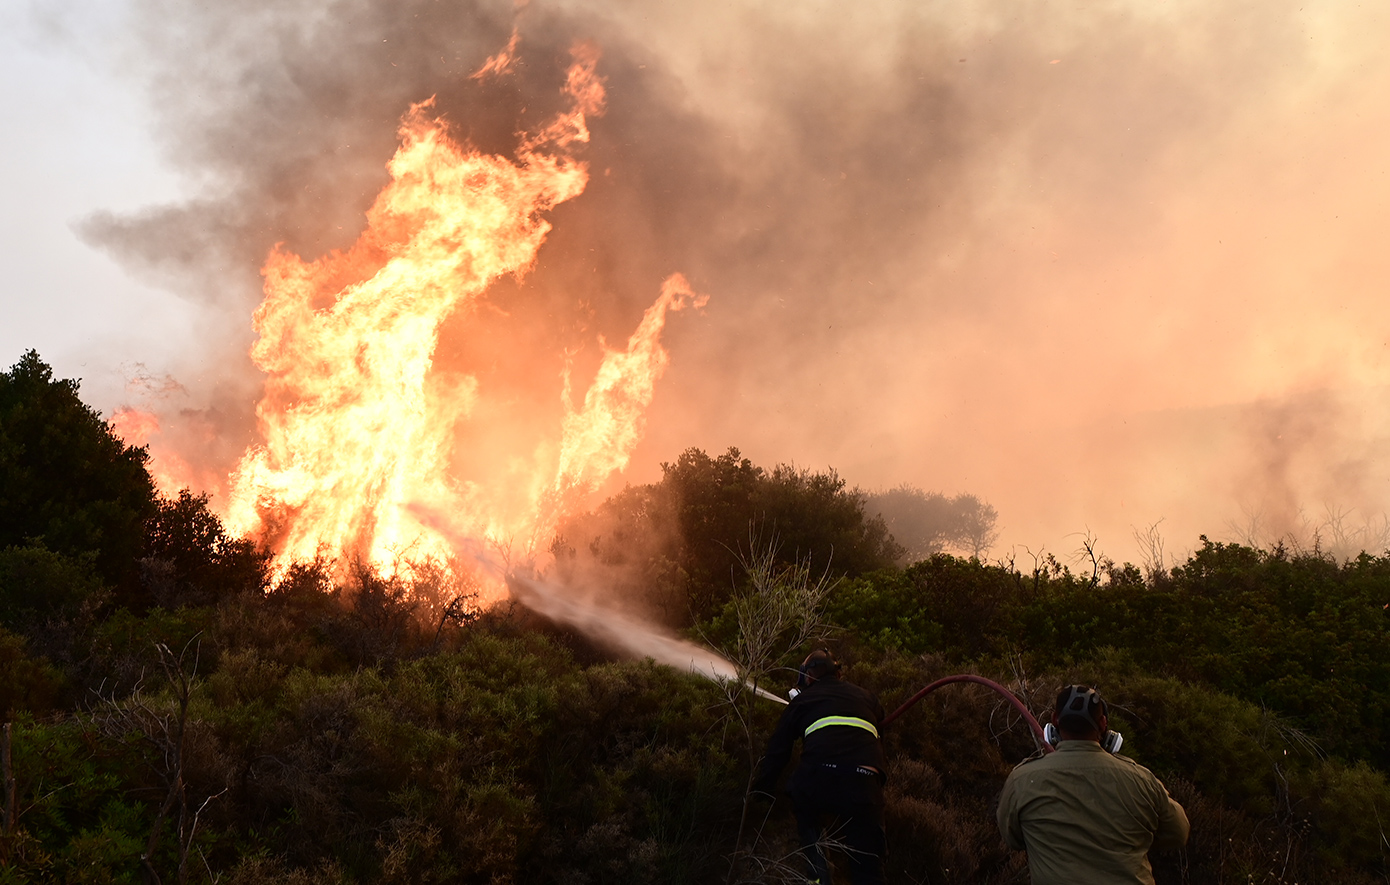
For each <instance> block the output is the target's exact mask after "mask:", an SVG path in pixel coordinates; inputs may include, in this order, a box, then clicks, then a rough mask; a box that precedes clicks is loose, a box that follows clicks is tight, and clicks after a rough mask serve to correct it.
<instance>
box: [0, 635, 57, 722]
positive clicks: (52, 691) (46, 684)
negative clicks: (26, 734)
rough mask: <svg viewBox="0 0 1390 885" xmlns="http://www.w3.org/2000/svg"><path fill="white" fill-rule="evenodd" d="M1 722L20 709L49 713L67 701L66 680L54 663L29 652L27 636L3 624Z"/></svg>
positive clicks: (0, 680) (0, 691) (0, 640)
mask: <svg viewBox="0 0 1390 885" xmlns="http://www.w3.org/2000/svg"><path fill="white" fill-rule="evenodd" d="M0 673H3V674H4V678H3V679H0V722H8V721H9V720H10V719H11V718H12V717H13V716H14V715H15V714H17V713H18V712H20V711H25V712H28V713H47V712H49V711H50V710H53V709H54V708H55V707H57V706H58V705H59V702H60V701H62V700H65V697H64V695H65V694H66V690H65V689H66V686H65V682H66V680H65V679H64V677H63V674H62V673H61V672H60V671H59V670H58V669H57V668H56V667H54V666H53V665H52V664H51V663H50V662H48V661H47V660H44V659H43V658H38V657H34V656H32V655H30V654H29V649H28V648H27V647H26V643H25V641H24V639H23V637H20V636H16V635H15V634H13V633H10V632H9V631H7V630H5V629H4V628H2V627H0Z"/></svg>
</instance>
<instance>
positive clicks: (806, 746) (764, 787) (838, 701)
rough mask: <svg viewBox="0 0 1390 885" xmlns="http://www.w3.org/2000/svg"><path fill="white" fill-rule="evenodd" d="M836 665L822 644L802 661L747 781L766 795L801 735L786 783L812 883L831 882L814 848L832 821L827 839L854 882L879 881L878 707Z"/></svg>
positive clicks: (881, 778) (880, 786) (880, 718)
mask: <svg viewBox="0 0 1390 885" xmlns="http://www.w3.org/2000/svg"><path fill="white" fill-rule="evenodd" d="M839 672H840V666H839V664H837V663H835V659H834V658H832V657H831V656H830V652H828V651H825V650H820V651H814V652H812V653H811V654H810V655H809V656H808V657H807V658H806V661H805V663H803V664H802V665H801V676H800V679H799V680H798V681H797V688H798V689H799V692H795V693H793V697H792V702H791V704H789V705H788V706H787V710H786V712H785V713H783V714H782V721H781V722H779V723H778V724H777V730H776V731H775V732H773V734H772V739H771V740H769V741H768V744H767V754H766V755H765V756H764V757H763V764H762V767H761V769H760V770H759V772H758V778H757V780H756V781H754V783H753V789H754V791H757V792H761V793H766V794H771V793H772V790H773V789H774V788H775V787H776V785H777V778H778V777H779V776H781V774H782V769H783V768H785V767H786V766H787V762H788V760H790V759H791V754H792V744H794V743H795V742H796V739H797V738H801V740H802V746H801V764H800V765H798V766H797V767H796V771H794V772H793V773H792V776H791V779H790V780H789V781H787V796H788V797H789V798H790V799H791V800H792V806H793V808H794V809H795V811H796V823H797V829H798V831H799V834H800V836H801V846H802V851H803V852H804V853H805V855H806V860H807V862H808V863H809V864H810V866H811V881H813V882H816V883H819V885H830V865H829V863H828V862H827V860H826V858H825V855H824V854H823V853H822V852H821V850H820V848H819V845H818V843H819V842H820V841H821V834H822V827H823V826H824V824H825V822H826V821H827V820H828V819H833V820H834V821H835V822H836V826H835V828H834V829H833V830H832V835H831V841H833V842H838V843H840V844H843V845H844V847H845V848H846V849H847V853H848V855H849V867H850V874H851V877H852V878H853V880H854V882H855V883H856V885H876V883H880V882H882V881H883V857H884V853H885V848H886V843H885V839H884V833H883V783H884V780H885V777H884V771H885V767H884V764H883V747H882V746H881V745H880V744H879V736H878V732H879V728H880V726H881V723H882V722H883V707H882V706H881V705H880V704H879V702H878V700H877V699H876V698H875V697H874V696H873V695H872V694H870V693H869V692H867V691H865V690H864V689H862V688H860V687H859V686H857V685H851V684H850V683H848V682H841V681H840V678H839Z"/></svg>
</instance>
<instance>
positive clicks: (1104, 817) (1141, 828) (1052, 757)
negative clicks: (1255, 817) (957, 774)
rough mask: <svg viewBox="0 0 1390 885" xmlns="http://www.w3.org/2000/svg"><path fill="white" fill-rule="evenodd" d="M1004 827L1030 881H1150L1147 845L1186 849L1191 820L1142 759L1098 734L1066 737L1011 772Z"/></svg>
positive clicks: (1091, 884)
mask: <svg viewBox="0 0 1390 885" xmlns="http://www.w3.org/2000/svg"><path fill="white" fill-rule="evenodd" d="M999 829H1000V830H1001V831H1002V832H1003V833H1004V840H1005V841H1006V842H1008V843H1009V847H1010V848H1013V849H1014V850H1020V849H1023V850H1027V852H1028V866H1029V869H1031V870H1032V873H1033V885H1054V883H1067V885H1074V883H1088V885H1109V883H1117V885H1118V883H1127V885H1133V883H1144V885H1153V881H1154V877H1153V870H1152V869H1151V868H1150V867H1149V859H1148V857H1147V855H1148V853H1149V848H1150V847H1154V848H1181V847H1182V846H1183V845H1184V844H1185V843H1186V842H1187V832H1188V823H1187V815H1186V814H1185V813H1184V812H1183V810H1182V806H1181V805H1179V804H1178V803H1176V802H1174V801H1173V799H1172V797H1170V796H1169V795H1168V791H1167V790H1166V789H1164V787H1163V784H1162V782H1160V781H1159V779H1158V778H1156V777H1154V775H1153V773H1152V772H1150V771H1149V770H1148V769H1147V768H1145V767H1144V766H1142V765H1140V764H1139V763H1137V762H1134V761H1133V760H1131V759H1126V758H1125V757H1123V756H1112V755H1110V754H1109V753H1107V752H1105V750H1103V749H1101V747H1100V745H1099V744H1097V743H1095V742H1094V741H1063V742H1062V743H1061V744H1059V745H1058V747H1057V752H1055V753H1050V754H1048V755H1046V756H1043V757H1041V758H1037V759H1029V760H1027V761H1025V762H1023V763H1022V764H1020V765H1019V766H1018V767H1017V768H1015V769H1014V770H1013V771H1012V772H1010V774H1009V779H1008V780H1007V781H1005V782H1004V792H1003V793H1002V794H1001V795H1000V797H999Z"/></svg>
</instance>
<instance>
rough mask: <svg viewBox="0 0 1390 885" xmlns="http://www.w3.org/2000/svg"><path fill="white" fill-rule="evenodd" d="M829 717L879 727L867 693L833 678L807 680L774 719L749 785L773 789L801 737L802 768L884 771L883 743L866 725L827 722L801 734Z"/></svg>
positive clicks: (879, 709) (878, 708)
mask: <svg viewBox="0 0 1390 885" xmlns="http://www.w3.org/2000/svg"><path fill="white" fill-rule="evenodd" d="M830 716H848V717H852V718H855V719H862V720H864V721H865V722H868V723H870V724H871V725H872V726H873V727H874V728H875V729H879V728H882V725H883V706H882V705H881V704H879V702H878V699H877V698H875V697H874V696H873V695H872V694H870V693H869V692H867V691H865V690H864V689H862V688H860V687H859V686H857V685H852V684H850V683H848V682H841V681H840V680H838V679H836V678H835V677H833V676H827V677H824V678H821V679H817V680H816V681H815V682H812V683H811V684H810V685H809V686H807V688H806V690H805V691H803V692H802V693H801V694H799V695H797V696H796V699H795V700H793V701H792V702H791V703H790V704H789V705H788V706H787V709H786V712H784V713H783V714H782V721H780V722H778V723H777V730H776V731H774V732H773V733H772V738H771V739H770V740H769V741H768V742H767V753H766V755H764V756H763V764H762V767H761V768H760V769H759V770H758V778H757V780H756V781H754V783H753V789H754V790H759V791H761V792H764V793H771V792H772V790H773V788H774V787H776V786H777V778H778V777H779V776H781V774H782V769H783V768H786V767H787V761H788V760H790V759H791V755H792V745H793V744H794V743H796V739H797V738H801V739H802V741H803V743H802V747H801V764H802V765H803V766H808V765H822V764H830V765H845V766H855V765H865V766H871V767H873V768H876V769H878V771H879V772H880V773H881V772H884V771H886V766H885V765H884V762H883V746H882V745H881V744H880V743H879V739H878V738H877V737H875V736H874V735H873V733H872V732H870V731H869V730H868V729H865V728H861V727H859V726H856V725H828V726H824V727H821V728H818V729H816V730H815V731H813V732H812V733H811V734H809V735H808V734H806V729H808V728H810V727H811V726H812V725H814V724H815V723H817V722H820V721H821V720H822V719H825V718H826V717H830ZM880 776H882V775H881V774H880Z"/></svg>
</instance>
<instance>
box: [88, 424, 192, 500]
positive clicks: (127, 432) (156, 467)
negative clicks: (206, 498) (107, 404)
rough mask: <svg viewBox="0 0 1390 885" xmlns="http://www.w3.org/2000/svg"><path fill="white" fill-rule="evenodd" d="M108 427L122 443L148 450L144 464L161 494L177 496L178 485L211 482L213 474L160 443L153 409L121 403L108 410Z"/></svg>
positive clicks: (158, 429) (181, 487) (188, 487)
mask: <svg viewBox="0 0 1390 885" xmlns="http://www.w3.org/2000/svg"><path fill="white" fill-rule="evenodd" d="M111 429H112V430H113V431H115V433H116V435H117V436H119V437H120V438H121V439H122V440H123V441H124V442H125V443H126V445H131V446H145V447H146V448H147V449H148V450H149V452H150V460H149V461H148V462H147V463H146V465H145V467H146V469H147V470H149V473H150V479H152V480H154V486H155V488H156V489H158V490H159V492H160V493H161V494H163V495H165V496H167V497H177V496H178V494H179V490H181V489H195V488H205V487H207V486H209V485H212V484H214V483H215V478H214V477H210V476H208V475H207V474H206V472H205V471H200V470H198V469H196V468H194V466H193V465H192V464H190V463H189V462H188V461H187V459H185V458H184V457H183V456H182V455H180V454H178V453H177V452H176V451H174V450H173V448H172V447H170V446H168V445H164V444H162V443H163V442H164V441H163V440H162V439H161V438H160V434H161V432H162V430H163V428H162V427H161V426H160V422H159V416H158V415H156V414H155V413H154V412H147V411H145V410H143V409H137V408H134V407H132V406H124V407H122V408H119V409H117V410H116V411H115V412H114V413H112V415H111Z"/></svg>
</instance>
